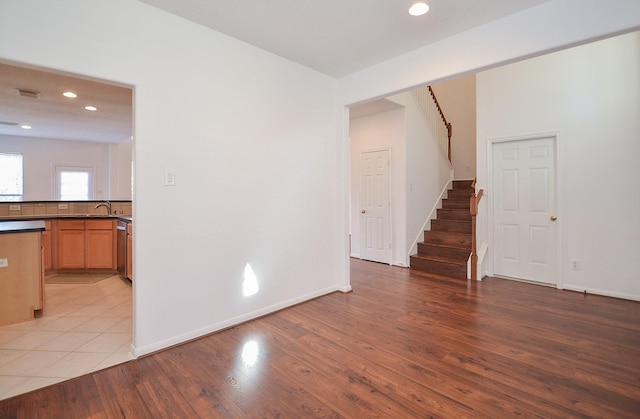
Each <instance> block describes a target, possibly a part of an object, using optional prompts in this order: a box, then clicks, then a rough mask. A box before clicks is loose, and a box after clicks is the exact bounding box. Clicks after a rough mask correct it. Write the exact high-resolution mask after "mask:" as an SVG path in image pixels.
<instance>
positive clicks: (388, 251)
mask: <svg viewBox="0 0 640 419" xmlns="http://www.w3.org/2000/svg"><path fill="white" fill-rule="evenodd" d="M381 151H386V152H387V157H388V159H387V160H388V161H387V163H388V166H387V186H388V190H387V194H388V198H389V205H388V207H387V208H388V216H389V222H388V227H389V230H388V232H387V233H388V234H389V245H388V246H387V249H386V253H385V254H386V258H387V260H386V261H385V262H381V263H386V264H388V265H393V205H392V203H391V197H392V191H393V190H392V189H391V181H392V179H391V147H382V148H374V149H368V150H361V151H360V159H359V161H362V156H363V155H364V154H366V153H379V152H381ZM358 177H359V181H358V194H359V198H360V199H359V202H360V204H362V167H359V170H358ZM349 199H351V198H349ZM360 206H362V205H360ZM358 222H360V221H358ZM362 231H363V229H362V225H360V246H359V247H360V252H362V238H363V237H364V235H363V234H362ZM358 258H359V259H361V258H360V257H358Z"/></svg>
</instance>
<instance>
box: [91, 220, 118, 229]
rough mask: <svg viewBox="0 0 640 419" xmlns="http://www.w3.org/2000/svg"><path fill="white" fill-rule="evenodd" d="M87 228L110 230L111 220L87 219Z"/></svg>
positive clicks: (111, 227)
mask: <svg viewBox="0 0 640 419" xmlns="http://www.w3.org/2000/svg"><path fill="white" fill-rule="evenodd" d="M86 223H87V230H112V229H113V220H87V221H86Z"/></svg>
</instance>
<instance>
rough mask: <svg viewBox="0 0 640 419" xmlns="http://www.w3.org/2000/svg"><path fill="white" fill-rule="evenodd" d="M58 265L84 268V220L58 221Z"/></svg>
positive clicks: (65, 267)
mask: <svg viewBox="0 0 640 419" xmlns="http://www.w3.org/2000/svg"><path fill="white" fill-rule="evenodd" d="M57 239H58V240H57V241H58V267H59V268H60V269H84V266H85V261H84V248H85V240H84V221H78V220H61V221H60V222H59V223H58V237H57Z"/></svg>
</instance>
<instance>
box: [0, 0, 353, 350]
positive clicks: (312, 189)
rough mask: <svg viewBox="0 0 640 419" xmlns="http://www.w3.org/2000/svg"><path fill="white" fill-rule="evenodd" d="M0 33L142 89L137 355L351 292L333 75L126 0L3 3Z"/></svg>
mask: <svg viewBox="0 0 640 419" xmlns="http://www.w3.org/2000/svg"><path fill="white" fill-rule="evenodd" d="M69 16H76V17H80V18H78V19H69ZM60 22H65V23H64V25H62V24H61V23H60ZM79 34H81V36H80V35H79ZM0 39H3V40H8V39H11V42H0V59H4V60H11V61H15V62H18V63H27V64H33V65H37V66H42V67H47V68H53V69H57V70H62V71H68V72H71V73H74V74H82V75H87V76H90V77H96V78H99V79H103V80H110V81H114V82H117V83H121V84H125V85H129V86H133V87H134V88H135V104H134V107H135V124H134V126H135V133H134V143H133V147H134V150H133V151H134V156H135V181H134V182H135V185H134V187H135V196H134V205H133V209H134V214H133V216H134V219H135V220H134V221H135V223H134V228H135V232H134V234H135V237H136V240H135V249H134V258H135V261H134V262H135V263H134V270H135V277H136V281H135V282H134V339H133V340H134V346H135V348H134V349H135V353H136V355H141V354H145V353H149V352H152V351H155V350H158V349H162V348H164V347H167V346H170V345H173V344H176V343H179V342H182V341H185V340H187V339H191V338H194V337H197V336H200V335H203V334H206V333H210V332H213V331H215V330H219V329H222V328H225V327H228V326H231V325H233V324H236V323H239V322H242V321H245V320H248V319H251V318H254V317H257V316H260V315H264V314H266V313H268V312H271V311H274V310H277V309H280V308H283V307H286V306H288V305H292V304H295V303H298V302H301V301H304V300H306V299H309V298H313V297H315V296H318V295H323V294H326V293H329V292H332V291H336V290H345V291H346V290H349V289H350V285H349V279H348V267H347V268H346V262H345V260H346V258H347V248H346V243H347V240H346V232H347V224H346V216H345V212H344V208H346V205H347V204H346V199H345V198H346V193H345V192H344V189H345V186H346V183H343V179H344V167H345V166H344V165H345V164H346V163H345V162H344V160H343V157H342V156H343V152H344V151H343V146H344V143H343V141H342V138H341V137H340V134H341V126H342V124H341V118H342V116H341V113H340V112H341V107H340V106H338V104H337V101H336V82H335V80H334V79H331V78H330V77H327V76H325V75H323V74H320V73H317V72H315V71H312V70H310V69H308V68H305V67H303V66H300V65H298V64H295V63H292V62H290V61H287V60H285V59H283V58H281V57H278V56H275V55H273V54H270V53H267V52H265V51H263V50H260V49H258V48H255V47H252V46H250V45H248V44H246V43H243V42H240V41H237V40H235V39H232V38H230V37H228V36H225V35H222V34H220V33H217V32H215V31H212V30H210V29H207V28H205V27H203V26H200V25H197V24H195V23H191V22H189V21H186V20H184V19H181V18H179V17H176V16H174V15H171V14H169V13H166V12H163V11H161V10H159V9H155V8H153V7H151V6H148V5H146V4H143V3H141V2H137V1H130V0H112V1H109V2H100V1H86V0H64V1H60V2H51V1H49V0H30V1H28V2H25V1H20V0H8V1H2V2H0ZM166 170H172V171H174V172H175V180H176V185H175V186H165V185H164V172H165V171H166ZM191 204H194V205H191ZM247 263H250V264H251V267H252V268H253V271H254V273H255V275H256V277H257V278H258V284H259V287H260V289H259V292H258V293H257V294H255V295H253V296H250V297H244V296H243V293H242V290H243V286H242V285H243V272H244V270H245V266H246V265H247ZM345 268H346V269H345Z"/></svg>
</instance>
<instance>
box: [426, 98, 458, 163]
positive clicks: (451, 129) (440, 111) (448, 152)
mask: <svg viewBox="0 0 640 419" xmlns="http://www.w3.org/2000/svg"><path fill="white" fill-rule="evenodd" d="M427 87H428V88H429V93H431V97H432V98H433V101H434V102H435V104H436V108H438V113H439V114H440V117H441V118H442V122H444V126H445V127H447V137H448V139H449V140H448V145H447V157H448V158H449V161H451V137H452V136H453V127H452V126H451V122H447V118H446V117H445V116H444V112H442V108H441V107H440V103H439V102H438V98H437V97H436V93H435V92H434V91H433V89H432V88H431V86H427Z"/></svg>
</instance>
